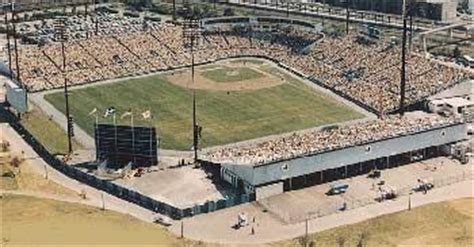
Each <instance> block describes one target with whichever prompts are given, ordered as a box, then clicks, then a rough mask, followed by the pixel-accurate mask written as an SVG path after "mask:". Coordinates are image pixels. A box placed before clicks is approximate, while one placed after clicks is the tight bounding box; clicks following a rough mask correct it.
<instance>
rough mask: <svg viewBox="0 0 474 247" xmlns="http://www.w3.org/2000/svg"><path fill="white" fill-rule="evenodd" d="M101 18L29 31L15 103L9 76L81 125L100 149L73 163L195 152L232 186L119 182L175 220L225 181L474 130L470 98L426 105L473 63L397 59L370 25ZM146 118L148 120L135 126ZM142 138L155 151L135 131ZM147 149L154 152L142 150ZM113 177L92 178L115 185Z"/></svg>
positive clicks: (440, 152) (419, 152)
mask: <svg viewBox="0 0 474 247" xmlns="http://www.w3.org/2000/svg"><path fill="white" fill-rule="evenodd" d="M98 16H99V18H96V19H99V20H100V21H97V20H93V19H92V18H88V17H87V16H85V17H84V16H80V17H77V16H74V17H70V18H69V19H66V20H65V21H63V22H62V23H61V22H60V21H58V20H60V19H57V20H53V21H52V22H51V23H49V24H47V25H50V26H51V27H52V28H53V29H59V30H61V28H64V29H67V30H66V31H65V32H64V33H61V34H60V35H59V37H58V36H57V35H56V33H50V34H48V35H43V36H42V37H39V36H33V38H30V40H36V42H37V44H22V45H21V46H19V48H18V49H17V51H16V52H13V53H11V54H10V63H9V65H5V67H8V66H10V69H11V71H12V72H13V73H12V75H15V76H16V80H14V81H15V82H16V84H15V85H11V86H10V94H9V95H11V98H10V100H11V101H12V102H10V103H11V105H12V106H15V105H17V104H18V103H15V102H13V101H14V98H13V97H14V94H13V88H16V90H20V89H22V90H26V92H27V95H28V96H26V95H25V97H29V98H31V99H32V100H34V101H35V102H36V103H37V105H39V107H40V108H42V109H43V110H44V111H47V112H48V113H50V114H51V116H53V117H51V118H52V119H53V120H54V121H56V122H57V123H58V124H59V125H60V126H62V128H63V129H64V130H65V131H68V133H69V134H70V132H72V127H71V125H72V124H74V134H73V136H74V139H75V140H76V141H78V142H79V143H81V145H82V146H83V147H85V149H86V150H88V153H92V156H95V158H93V159H92V160H89V161H85V162H82V164H81V165H82V167H81V165H78V166H77V167H76V168H72V169H77V170H81V169H82V170H83V171H85V170H86V169H84V168H83V167H85V165H84V164H85V163H87V167H90V165H92V166H94V167H95V168H94V169H92V170H95V169H96V170H107V172H105V173H108V172H109V169H110V170H117V169H120V170H127V169H133V170H135V169H142V167H148V168H149V167H150V166H156V165H158V166H160V164H162V163H163V164H166V167H171V166H174V165H175V164H176V163H178V164H180V165H184V163H185V161H184V160H186V162H188V161H189V160H192V163H193V165H195V166H196V167H199V169H202V170H203V171H204V172H205V173H207V174H212V176H211V175H209V176H211V177H212V180H213V181H214V182H215V181H217V182H216V183H218V184H221V185H220V186H222V187H223V188H225V189H222V191H225V192H223V193H221V194H219V196H209V195H204V196H202V197H199V198H197V197H196V196H195V195H192V193H193V192H192V189H190V191H191V192H189V193H188V194H189V195H188V196H189V197H190V198H191V197H192V199H190V200H193V201H190V202H185V201H186V196H184V195H183V198H180V199H179V200H178V201H173V200H171V199H169V198H166V196H163V195H162V194H160V193H158V192H156V191H152V189H151V187H153V186H154V184H153V183H151V182H149V181H147V182H146V183H145V182H138V181H136V182H133V183H131V182H127V181H126V180H125V179H122V180H120V179H119V180H120V181H119V180H117V181H114V182H113V184H114V185H113V186H117V185H120V186H125V187H127V188H131V189H130V191H132V192H127V193H125V195H123V193H121V192H120V196H122V197H124V198H128V197H130V198H132V199H130V201H132V202H135V203H137V204H140V205H143V206H144V207H147V208H151V209H153V210H157V211H159V212H161V213H164V214H166V215H169V216H171V217H172V218H178V219H179V218H182V217H190V216H193V215H196V214H199V213H203V212H211V211H214V210H217V209H221V208H225V207H226V206H228V205H231V204H232V203H227V202H226V200H227V201H228V199H227V198H228V195H229V193H230V194H237V195H239V196H242V195H243V196H245V197H241V198H245V199H241V200H240V202H248V201H252V200H263V199H265V198H268V197H271V196H275V195H279V194H281V193H283V192H286V191H291V190H295V189H299V188H304V187H308V186H314V185H318V184H325V183H328V182H332V181H335V180H338V179H343V178H348V177H354V176H358V175H363V174H368V173H370V172H371V171H373V170H384V169H388V168H394V167H398V166H401V165H404V164H408V163H410V162H413V161H414V160H415V159H428V158H433V157H438V156H446V155H450V154H452V153H453V152H454V151H453V150H454V149H455V148H454V146H455V144H456V143H459V142H465V141H466V140H469V139H470V138H471V136H470V132H469V128H470V127H469V126H470V124H471V122H472V112H470V111H472V109H471V110H466V111H465V109H464V108H463V109H460V110H459V112H458V113H456V114H451V115H438V114H435V113H428V112H426V111H425V108H426V106H427V102H428V99H429V98H430V97H432V96H433V95H437V94H439V93H441V92H443V91H445V90H449V89H452V88H455V87H457V86H459V85H460V84H463V83H466V81H469V80H472V79H473V78H474V72H473V70H472V69H469V68H464V67H461V66H452V65H448V64H446V63H442V62H439V61H436V60H435V59H431V58H429V57H425V56H423V55H421V54H419V53H416V52H409V53H408V54H407V55H406V58H405V60H406V61H405V60H404V61H402V58H401V56H400V54H401V53H402V48H401V47H400V42H401V41H400V40H399V39H397V38H394V37H387V36H384V35H380V34H379V33H378V31H374V30H375V29H374V28H373V27H370V26H362V25H361V26H358V28H354V29H351V30H347V33H345V34H340V33H337V34H335V33H328V32H326V31H325V30H324V28H323V26H322V25H321V23H316V22H312V21H308V20H303V19H300V18H292V17H281V16H250V17H249V16H232V17H213V18H205V19H201V20H195V22H192V23H186V22H185V21H183V22H177V21H153V20H147V21H144V22H142V21H136V20H134V19H133V18H125V19H120V20H118V19H116V17H114V15H113V14H110V13H107V12H103V13H100V14H99V15H98ZM116 22H119V23H120V25H116V24H115V23H116ZM43 33H44V32H43ZM63 36H67V38H64V37H63ZM12 61H16V64H15V63H14V62H12ZM405 62H406V63H405ZM402 64H403V68H404V69H403V70H404V71H405V74H404V73H401V71H400V68H401V66H402ZM12 65H13V66H12ZM400 81H404V82H406V87H405V84H403V85H401V84H400ZM65 95H66V96H65ZM400 95H402V97H400ZM7 96H8V95H7ZM401 98H402V99H401ZM400 102H402V103H400ZM101 126H106V127H107V126H108V127H110V126H115V127H113V128H112V129H108V130H106V129H101V128H102V127H101ZM117 126H121V127H120V128H118V127H117ZM122 127H123V128H122ZM126 128H128V129H126ZM130 128H131V129H130ZM140 128H143V130H140ZM146 128H148V129H153V131H152V132H147V133H148V134H147V135H145V134H143V133H142V132H140V131H144V130H145V129H146ZM122 130H123V132H122ZM101 131H105V132H107V133H106V134H107V135H109V136H107V137H104V138H102V137H101V135H102V133H105V132H101ZM150 133H151V134H150ZM110 135H111V136H112V137H110ZM150 135H153V137H149V136H150ZM155 135H156V136H155ZM121 136H124V138H125V139H126V140H125V141H124V143H125V142H127V143H128V144H126V145H125V144H123V143H121V140H119V139H120V138H121ZM142 136H144V138H145V139H147V138H148V139H149V141H150V142H153V144H152V143H148V142H146V140H144V141H143V142H146V143H147V144H146V145H149V147H150V148H151V149H152V150H150V149H147V148H148V147H144V146H141V144H140V141H137V140H136V139H137V138H138V139H139V138H141V137H142ZM155 137H156V140H155ZM107 138H109V139H107ZM110 138H113V140H114V142H115V143H113V141H110V140H112V139H110ZM127 138H133V139H135V140H132V141H130V140H128V139H127ZM154 142H156V145H155V143H154ZM104 143H106V144H107V145H110V146H104V145H105V144H104ZM117 143H119V144H117ZM130 143H131V144H130ZM122 144H123V145H122ZM129 144H130V145H132V146H131V148H130V147H129V146H127V145H129ZM121 145H122V146H121ZM144 145H145V144H144ZM112 146H113V148H115V151H110V150H111V147H112ZM125 146H127V147H125ZM141 149H143V150H144V149H146V152H152V153H153V154H152V155H151V154H150V156H146V157H147V158H150V157H151V158H153V159H157V160H156V162H151V163H147V162H145V161H144V163H140V162H137V159H136V157H135V156H139V155H141V153H140V152H142V151H143V150H141ZM117 150H128V151H123V152H129V153H128V154H127V155H121V156H120V155H118V154H117ZM130 150H131V151H130ZM463 152H464V153H466V152H468V151H466V150H464V151H463ZM139 153H140V154H139ZM112 156H114V157H112ZM119 156H120V157H119ZM193 158H194V159H193ZM117 159H121V162H122V163H120V164H112V163H114V162H115V161H117ZM145 163H146V164H145ZM167 163H168V164H167ZM196 164H197V165H196ZM72 167H74V166H72ZM130 167H132V168H130ZM69 169H71V168H67V169H66V168H65V170H69ZM88 172H90V171H88ZM172 172H176V170H174V171H172ZM193 172H194V171H193ZM109 173H110V172H109ZM189 173H192V172H191V171H189ZM71 174H75V171H74V172H71ZM93 176H94V177H99V178H101V179H102V178H103V177H104V175H103V174H102V175H100V174H99V173H94V175H93ZM163 176H166V175H163ZM94 179H95V178H94ZM140 179H141V178H140ZM84 180H87V179H84ZM105 181H106V180H101V182H98V184H99V185H97V186H99V187H100V186H104V188H106V189H104V190H106V191H108V190H109V189H110V188H112V187H113V186H112V185H110V186H109V185H106V182H105ZM107 182H108V181H107ZM174 182H176V181H173V182H170V183H174ZM134 186H135V187H134ZM196 187H198V186H196ZM206 188H207V187H206ZM110 190H113V189H110ZM218 190H220V189H218ZM176 192H177V191H174V190H170V191H167V192H166V193H167V195H170V196H171V195H173V194H175V193H176ZM139 194H143V195H144V196H145V197H147V196H149V197H150V198H152V199H153V200H156V201H159V202H164V203H163V204H160V203H156V205H158V206H156V205H155V204H154V203H155V202H150V201H148V199H147V200H146V201H145V202H142V201H140V199H137V198H141V197H140V196H141V195H139ZM158 194H160V195H158ZM193 196H195V197H193ZM214 201H215V202H214ZM163 205H165V206H163Z"/></svg>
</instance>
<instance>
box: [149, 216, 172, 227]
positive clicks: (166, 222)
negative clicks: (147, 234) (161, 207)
mask: <svg viewBox="0 0 474 247" xmlns="http://www.w3.org/2000/svg"><path fill="white" fill-rule="evenodd" d="M153 223H157V224H160V225H163V226H171V224H172V221H171V219H170V218H168V217H166V216H163V215H156V216H155V217H154V218H153Z"/></svg>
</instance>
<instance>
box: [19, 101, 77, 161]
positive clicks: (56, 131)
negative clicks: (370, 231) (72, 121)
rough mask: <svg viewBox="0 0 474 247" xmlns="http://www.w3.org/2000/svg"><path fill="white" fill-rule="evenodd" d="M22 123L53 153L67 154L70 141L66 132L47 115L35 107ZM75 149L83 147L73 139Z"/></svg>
mask: <svg viewBox="0 0 474 247" xmlns="http://www.w3.org/2000/svg"><path fill="white" fill-rule="evenodd" d="M21 123H22V124H23V125H24V126H25V128H26V129H28V131H30V132H31V133H32V134H33V135H34V136H35V137H36V138H37V139H38V140H39V141H40V142H41V143H42V144H43V145H44V146H45V147H46V149H48V150H49V151H50V152H51V153H54V154H66V153H67V152H68V143H67V135H66V132H65V131H64V130H63V129H62V128H61V127H60V126H59V125H58V124H57V123H56V122H55V121H53V120H52V119H50V118H49V117H48V116H47V115H45V114H44V113H43V112H41V111H40V110H38V109H34V110H32V111H30V112H28V114H27V115H26V116H25V117H24V118H23V119H22V120H21ZM73 148H74V149H81V148H82V147H81V145H80V144H79V143H77V142H76V141H73Z"/></svg>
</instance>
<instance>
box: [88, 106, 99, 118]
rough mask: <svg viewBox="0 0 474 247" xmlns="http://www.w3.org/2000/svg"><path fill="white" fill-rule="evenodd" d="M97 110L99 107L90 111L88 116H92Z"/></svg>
mask: <svg viewBox="0 0 474 247" xmlns="http://www.w3.org/2000/svg"><path fill="white" fill-rule="evenodd" d="M96 112H97V107H96V108H94V109H92V111H91V112H89V114H88V115H87V116H92V115H94V114H95V113H96Z"/></svg>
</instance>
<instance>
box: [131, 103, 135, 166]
mask: <svg viewBox="0 0 474 247" xmlns="http://www.w3.org/2000/svg"><path fill="white" fill-rule="evenodd" d="M130 113H131V114H132V115H131V118H130V123H131V125H132V149H133V165H134V166H135V165H136V162H137V160H136V155H135V129H134V127H133V112H132V111H131V110H130Z"/></svg>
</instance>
